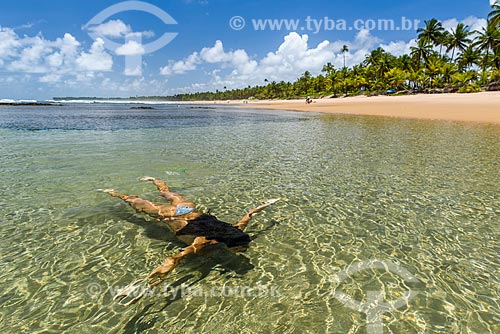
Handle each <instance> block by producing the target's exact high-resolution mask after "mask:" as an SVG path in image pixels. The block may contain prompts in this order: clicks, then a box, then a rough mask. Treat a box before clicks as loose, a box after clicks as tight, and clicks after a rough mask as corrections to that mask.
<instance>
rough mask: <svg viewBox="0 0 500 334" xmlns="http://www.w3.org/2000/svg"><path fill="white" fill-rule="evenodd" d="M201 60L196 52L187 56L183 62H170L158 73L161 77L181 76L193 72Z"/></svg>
mask: <svg viewBox="0 0 500 334" xmlns="http://www.w3.org/2000/svg"><path fill="white" fill-rule="evenodd" d="M200 63H201V60H200V57H199V55H198V52H195V53H193V54H191V55H189V56H188V57H187V58H186V59H185V60H179V61H176V62H171V63H170V64H169V65H167V66H165V67H162V68H161V69H160V73H161V74H162V75H167V76H168V75H172V74H183V73H186V72H188V71H194V70H195V69H196V65H198V64H200Z"/></svg>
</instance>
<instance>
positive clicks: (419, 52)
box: [410, 39, 432, 69]
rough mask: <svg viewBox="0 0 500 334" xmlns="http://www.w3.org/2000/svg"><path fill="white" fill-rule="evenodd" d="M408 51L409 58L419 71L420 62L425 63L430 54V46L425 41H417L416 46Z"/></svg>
mask: <svg viewBox="0 0 500 334" xmlns="http://www.w3.org/2000/svg"><path fill="white" fill-rule="evenodd" d="M410 50H411V58H412V59H413V61H414V62H415V63H416V64H417V69H420V66H421V64H422V60H424V62H427V58H429V55H430V54H431V53H432V46H431V45H430V44H429V42H427V41H426V40H425V39H419V40H418V42H417V46H412V47H411V48H410Z"/></svg>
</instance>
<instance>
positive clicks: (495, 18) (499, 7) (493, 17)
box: [488, 3, 500, 27]
mask: <svg viewBox="0 0 500 334" xmlns="http://www.w3.org/2000/svg"><path fill="white" fill-rule="evenodd" d="M492 8H493V9H492V11H491V12H490V13H489V14H488V19H489V21H490V23H491V24H492V25H493V26H495V27H496V26H498V25H500V4H499V3H496V4H494V5H493V6H492Z"/></svg>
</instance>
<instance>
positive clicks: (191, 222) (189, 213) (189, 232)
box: [100, 176, 278, 305]
mask: <svg viewBox="0 0 500 334" xmlns="http://www.w3.org/2000/svg"><path fill="white" fill-rule="evenodd" d="M141 181H151V182H153V184H154V185H155V186H156V188H157V189H158V191H159V192H160V196H162V197H164V198H166V199H167V200H169V201H171V204H158V203H153V202H150V201H148V200H145V199H142V198H139V197H137V196H129V195H125V194H120V193H118V192H116V191H115V190H113V189H104V190H100V191H102V192H105V193H107V194H109V195H111V196H113V197H118V198H120V199H122V200H123V201H125V202H126V203H128V204H129V205H130V206H131V207H132V208H134V209H135V210H136V211H138V212H144V213H146V214H148V215H149V216H151V217H154V218H156V219H158V220H159V221H160V222H163V223H166V224H167V226H168V227H169V228H170V229H171V230H172V232H173V233H174V234H175V236H176V237H177V239H179V240H180V241H182V242H184V243H186V244H188V245H189V246H187V247H186V248H184V249H183V250H182V251H181V252H180V253H179V254H177V255H174V256H172V257H168V258H166V259H165V261H164V262H163V264H162V265H161V266H159V267H158V268H156V269H155V270H153V271H152V272H151V273H150V274H149V276H148V278H147V283H148V289H152V288H153V287H155V286H157V285H158V284H160V283H162V282H163V278H164V277H165V276H166V275H167V274H168V273H169V272H170V271H172V270H173V269H174V268H175V267H177V266H178V265H179V263H180V261H181V260H182V259H183V258H184V257H186V256H187V255H190V254H198V253H200V251H201V250H202V249H204V248H205V247H207V246H210V245H216V244H222V245H225V246H226V247H227V248H228V249H229V250H232V251H234V252H244V251H246V250H247V248H248V246H249V243H250V236H249V235H248V234H247V233H245V232H244V230H245V228H246V226H247V224H248V222H250V220H251V219H252V215H254V214H256V213H258V212H260V211H262V210H264V209H265V208H267V207H268V206H270V205H272V204H274V203H276V202H277V201H278V199H272V200H269V201H267V202H265V203H264V204H262V205H261V206H258V207H256V208H255V209H252V210H250V211H249V212H248V213H247V214H246V215H245V216H243V218H241V219H240V220H239V221H238V223H237V224H236V225H230V224H228V223H225V222H222V221H220V220H218V219H217V218H216V217H215V216H213V215H211V214H207V213H201V212H198V211H196V209H195V204H194V203H193V202H192V201H190V200H188V199H186V198H184V197H183V196H182V195H180V194H177V193H174V192H172V191H171V190H170V188H169V187H168V186H167V184H166V183H165V182H164V181H160V180H156V179H155V178H153V177H149V176H145V177H143V178H141ZM136 289H137V287H136V286H131V287H129V288H127V289H125V290H123V291H122V292H120V293H119V294H118V295H117V296H115V299H120V300H124V299H126V298H127V297H129V296H130V295H133V294H134V291H135V290H136ZM143 295H144V292H143V293H142V294H140V295H138V296H135V298H134V299H132V300H131V301H130V302H128V303H126V304H124V305H130V304H133V303H135V302H137V301H138V300H139V299H140V298H142V296H143Z"/></svg>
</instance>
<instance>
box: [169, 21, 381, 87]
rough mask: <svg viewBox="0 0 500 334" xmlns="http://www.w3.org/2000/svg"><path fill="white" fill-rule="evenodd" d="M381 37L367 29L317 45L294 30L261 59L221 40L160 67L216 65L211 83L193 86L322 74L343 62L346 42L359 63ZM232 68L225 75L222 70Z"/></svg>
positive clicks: (350, 57)
mask: <svg viewBox="0 0 500 334" xmlns="http://www.w3.org/2000/svg"><path fill="white" fill-rule="evenodd" d="M378 43H380V40H379V39H378V38H376V37H374V36H372V35H371V34H370V32H369V31H368V30H363V31H360V32H359V33H358V34H357V35H356V38H355V39H354V41H352V42H346V41H336V42H330V41H326V40H325V41H323V42H321V43H319V44H317V45H316V46H310V45H309V37H308V35H299V34H297V33H295V32H292V33H289V34H288V35H287V36H285V37H284V39H283V42H282V43H281V45H280V46H279V47H278V49H277V50H276V51H274V52H269V53H267V54H266V55H265V56H264V57H263V58H261V59H260V60H256V59H252V58H251V57H249V56H248V53H247V52H246V51H245V50H241V49H240V50H236V51H226V50H225V49H224V45H223V42H222V41H220V40H218V41H216V42H215V44H214V46H212V47H206V48H203V49H202V50H201V51H199V52H194V53H192V54H191V55H189V56H188V57H186V58H185V59H182V60H179V61H175V62H173V61H171V62H170V63H169V64H168V65H167V66H165V67H163V68H162V69H161V74H163V75H167V76H170V75H175V74H183V73H186V72H188V71H193V70H196V69H197V68H198V67H200V66H217V67H218V69H216V70H215V71H211V72H208V75H209V76H210V77H211V80H210V83H207V84H206V85H205V86H204V85H203V84H197V86H194V85H193V87H192V89H210V88H211V87H210V86H213V87H218V86H220V85H225V86H228V87H241V86H243V85H244V86H246V85H253V84H262V83H263V82H264V79H268V80H270V81H273V80H274V81H281V80H285V81H292V80H295V79H296V78H297V77H298V76H300V75H301V74H302V73H304V72H305V71H310V72H312V73H313V74H319V73H320V72H321V69H322V68H323V66H324V65H325V64H326V63H327V62H332V63H333V64H334V65H335V66H336V67H337V68H340V67H342V66H343V62H344V55H343V54H342V53H341V51H340V50H341V48H342V46H343V45H345V44H347V45H348V46H349V48H350V52H348V53H347V54H346V64H347V65H348V66H351V65H354V64H357V63H360V62H361V61H363V60H364V57H365V55H366V54H367V53H368V52H369V50H370V49H371V48H373V47H374V46H375V45H376V44H378ZM225 69H229V73H228V74H226V75H223V74H221V73H220V71H219V70H225Z"/></svg>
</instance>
